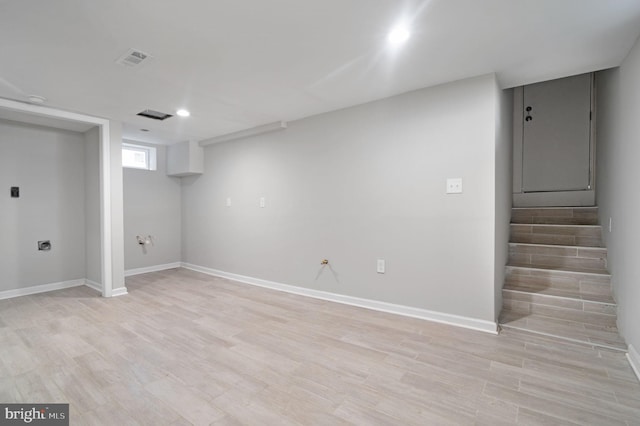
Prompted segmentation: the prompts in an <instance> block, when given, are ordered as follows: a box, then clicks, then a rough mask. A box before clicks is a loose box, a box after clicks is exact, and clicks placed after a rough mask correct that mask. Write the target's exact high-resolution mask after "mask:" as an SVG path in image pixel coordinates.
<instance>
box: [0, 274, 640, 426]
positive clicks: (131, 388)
mask: <svg viewBox="0 0 640 426" xmlns="http://www.w3.org/2000/svg"><path fill="white" fill-rule="evenodd" d="M127 287H128V290H129V295H128V296H124V297H118V298H113V299H104V298H100V297H98V296H97V293H95V292H94V291H92V290H90V289H88V288H83V287H79V288H73V289H67V290H61V291H56V292H51V293H46V294H40V295H32V296H25V297H20V298H16V299H10V300H3V301H0V342H1V344H0V401H1V402H69V403H70V404H71V424H82V425H90V424H98V425H115V424H122V425H125V424H148V425H164V424H175V425H182V424H216V425H217V424H228V425H235V424H247V425H340V424H358V425H473V424H476V425H513V424H522V425H531V424H545V425H554V424H562V425H565V424H579V425H583V424H598V425H638V424H640V383H639V382H638V380H637V379H636V377H635V376H634V375H633V372H632V371H631V368H630V367H629V365H628V363H627V361H626V359H625V357H624V354H623V353H621V352H614V351H609V350H607V349H594V348H590V347H587V346H581V345H574V344H571V343H567V342H561V341H556V340H553V339H549V338H544V337H536V336H533V335H527V334H523V333H519V332H517V331H505V332H503V333H502V334H501V335H499V336H493V335H489V334H485V333H481V332H475V331H471V330H465V329H461V328H456V327H451V326H447V325H442V324H436V323H431V322H427V321H422V320H417V319H411V318H405V317H400V316H395V315H391V314H385V313H380V312H375V311H370V310H366V309H360V308H356V307H351V306H345V305H340V304H335V303H331V302H325V301H320V300H315V299H311V298H306V297H301V296H295V295H291V294H287V293H281V292H276V291H271V290H266V289H262V288H258V287H253V286H249V285H245V284H240V283H236V282H232V281H228V280H225V279H221V278H214V277H210V276H207V275H203V274H199V273H195V272H191V271H187V270H183V269H178V270H171V271H165V272H158V273H151V274H145V275H139V276H136V277H131V278H128V279H127Z"/></svg>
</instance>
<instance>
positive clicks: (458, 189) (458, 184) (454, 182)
mask: <svg viewBox="0 0 640 426" xmlns="http://www.w3.org/2000/svg"><path fill="white" fill-rule="evenodd" d="M447 194H462V178H448V179H447Z"/></svg>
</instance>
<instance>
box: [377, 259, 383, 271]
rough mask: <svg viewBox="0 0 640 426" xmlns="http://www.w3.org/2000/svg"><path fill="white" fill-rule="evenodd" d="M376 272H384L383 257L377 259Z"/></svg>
mask: <svg viewBox="0 0 640 426" xmlns="http://www.w3.org/2000/svg"><path fill="white" fill-rule="evenodd" d="M376 269H377V272H378V273H379V274H384V271H385V261H384V259H378V264H377V268H376Z"/></svg>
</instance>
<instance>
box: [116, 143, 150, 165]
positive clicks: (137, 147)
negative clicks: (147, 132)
mask: <svg viewBox="0 0 640 426" xmlns="http://www.w3.org/2000/svg"><path fill="white" fill-rule="evenodd" d="M125 149H126V150H129V151H137V152H144V153H145V154H146V157H147V161H146V165H145V167H137V166H134V165H125V164H124V162H123V163H122V167H123V168H127V169H135V170H151V171H153V170H157V161H156V160H157V158H156V148H155V147H153V146H145V145H136V144H132V143H123V144H122V150H123V151H124V150H125Z"/></svg>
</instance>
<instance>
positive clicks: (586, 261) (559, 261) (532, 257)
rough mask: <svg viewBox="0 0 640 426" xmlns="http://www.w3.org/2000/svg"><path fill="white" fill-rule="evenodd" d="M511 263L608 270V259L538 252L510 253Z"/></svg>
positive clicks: (533, 266)
mask: <svg viewBox="0 0 640 426" xmlns="http://www.w3.org/2000/svg"><path fill="white" fill-rule="evenodd" d="M509 264H512V265H518V266H529V267H532V268H536V267H538V268H545V267H546V268H568V269H573V268H578V269H586V270H589V272H590V271H594V272H603V273H604V272H606V270H607V261H606V259H592V258H583V257H566V256H545V255H538V254H520V253H509Z"/></svg>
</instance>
